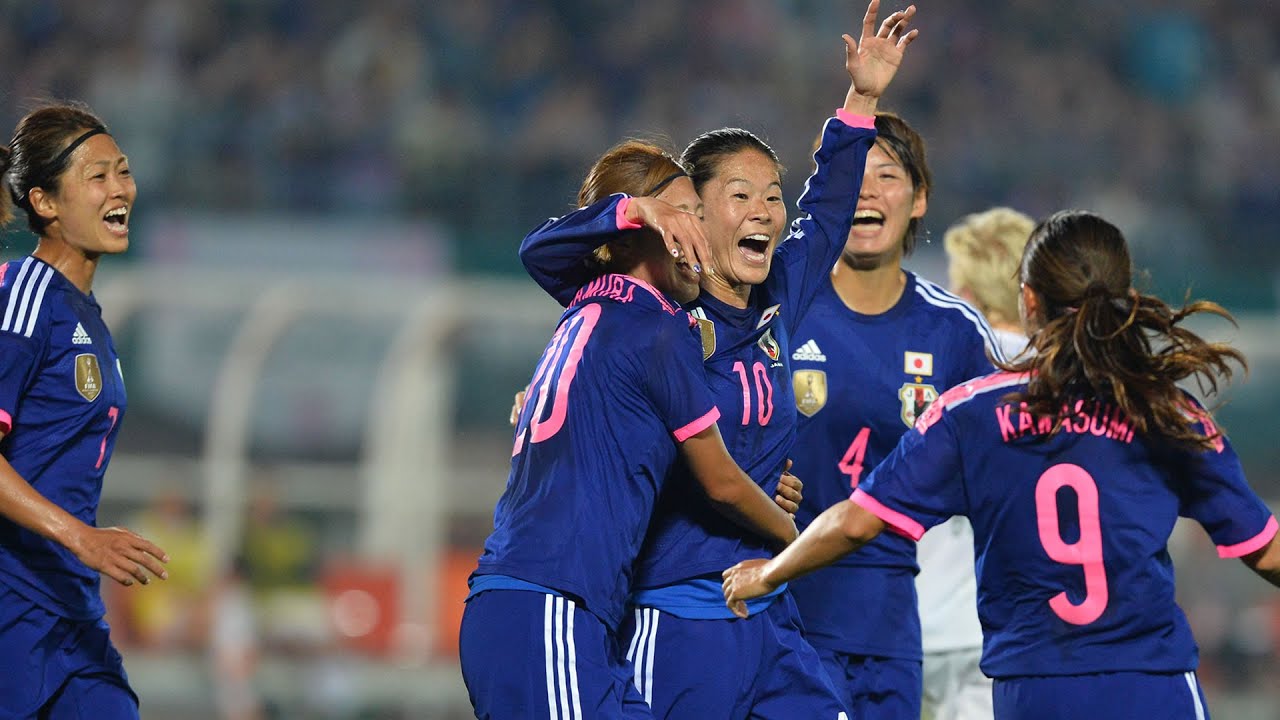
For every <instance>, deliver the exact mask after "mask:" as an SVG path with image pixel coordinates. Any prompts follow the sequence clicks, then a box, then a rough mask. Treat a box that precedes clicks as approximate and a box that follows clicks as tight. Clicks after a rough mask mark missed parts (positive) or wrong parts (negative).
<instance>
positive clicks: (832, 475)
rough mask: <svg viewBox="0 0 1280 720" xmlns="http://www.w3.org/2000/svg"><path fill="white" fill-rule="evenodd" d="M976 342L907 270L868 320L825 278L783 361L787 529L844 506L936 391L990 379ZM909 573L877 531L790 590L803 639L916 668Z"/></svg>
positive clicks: (974, 325) (892, 537)
mask: <svg viewBox="0 0 1280 720" xmlns="http://www.w3.org/2000/svg"><path fill="white" fill-rule="evenodd" d="M988 334H990V329H989V328H988V327H987V326H986V323H985V322H983V321H982V320H981V317H980V316H978V314H977V313H976V312H975V311H974V310H973V309H972V308H971V307H969V306H968V305H965V304H964V303H963V302H962V301H960V300H959V299H958V298H956V297H955V296H953V295H949V294H947V293H945V292H942V291H941V290H939V289H938V288H937V287H936V286H934V285H933V284H932V283H929V282H928V281H925V280H921V279H920V278H918V277H916V275H915V274H914V273H910V272H908V273H906V287H905V288H904V289H903V293H902V296H901V297H900V298H899V299H898V302H897V303H895V304H894V306H893V307H891V308H890V309H888V310H887V311H885V312H883V313H881V314H878V315H864V314H861V313H858V312H855V311H853V310H851V309H850V308H849V306H848V305H846V304H845V303H844V301H843V300H841V299H840V297H839V295H837V294H836V291H835V288H834V287H833V286H832V285H831V282H830V281H829V280H828V281H827V285H826V287H825V288H824V289H823V291H822V292H820V293H819V294H818V296H817V298H816V299H815V300H814V301H813V305H812V306H811V307H810V309H809V312H808V314H807V315H806V316H805V319H804V320H803V321H802V322H801V323H800V326H799V328H798V329H797V331H796V334H795V336H794V337H795V339H796V343H795V345H794V347H793V350H794V352H792V353H791V354H790V356H789V357H788V359H789V360H790V361H791V370H792V382H793V385H792V387H793V388H794V390H795V396H796V407H797V410H798V413H797V434H796V444H795V446H794V447H793V448H792V453H791V455H790V457H791V458H792V459H793V460H794V464H793V465H792V468H791V471H792V472H793V473H795V474H796V475H797V476H798V477H801V478H803V479H804V500H803V501H802V502H801V504H800V511H799V512H797V513H796V523H797V525H802V526H803V525H808V524H809V523H811V522H813V519H814V518H815V517H817V516H818V515H819V514H820V513H821V512H822V511H823V510H826V509H827V508H829V507H831V506H832V505H834V504H836V503H839V502H843V501H844V500H846V499H848V497H849V489H850V487H858V485H859V483H860V482H861V481H863V480H865V478H866V475H867V473H868V472H870V471H871V469H872V468H874V467H875V466H876V465H878V464H879V463H880V462H881V460H883V459H884V458H885V456H887V455H888V454H889V453H890V452H891V451H892V450H893V448H894V447H895V446H896V445H897V444H898V440H899V439H900V438H901V437H902V435H903V433H906V432H908V430H909V429H910V427H911V425H912V423H913V422H915V420H916V418H918V417H920V416H921V415H924V414H925V409H926V408H928V407H929V406H930V405H931V404H933V403H934V401H935V400H937V399H938V396H939V395H940V393H941V391H943V390H946V389H947V388H949V387H951V386H952V385H957V384H959V383H961V382H963V381H965V380H968V379H970V378H972V377H974V376H976V375H984V374H986V373H989V372H991V365H990V363H989V362H988V361H987V357H986V347H985V345H986V343H985V342H984V340H985V338H986V336H987V335H988ZM915 570H916V562H915V546H914V544H913V543H912V542H911V541H909V540H907V539H906V538H904V537H902V536H900V535H897V534H894V533H883V534H881V535H880V537H878V538H876V539H875V540H873V541H872V542H870V543H868V544H867V545H866V546H865V547H863V548H862V549H861V550H859V551H858V552H856V553H853V554H851V555H848V556H846V557H844V558H842V559H841V560H840V561H838V562H837V563H836V564H834V565H833V566H831V567H828V568H823V569H822V570H818V571H817V572H814V573H812V574H811V575H808V576H806V577H804V578H800V579H799V580H796V581H795V582H793V583H791V584H790V587H791V592H792V596H793V597H794V598H795V600H796V605H797V606H798V607H799V609H800V616H801V618H802V619H803V620H804V625H805V631H806V633H807V635H808V637H809V638H810V642H811V643H812V644H813V645H814V646H815V647H820V648H825V649H832V650H839V651H840V652H846V653H851V654H865V655H876V656H888V657H895V658H900V659H913V660H918V659H919V658H920V656H921V641H920V625H919V620H918V617H917V615H916V613H915V606H916V594H915V593H916V591H915V579H914V574H915ZM871 598H874V601H870V600H869V599H871ZM851 605H853V606H856V607H858V608H859V611H858V621H857V622H850V621H849V607H850V606H851ZM903 607H907V608H910V609H911V612H909V613H905V614H904V612H903V611H902V608H903ZM908 616H909V617H908Z"/></svg>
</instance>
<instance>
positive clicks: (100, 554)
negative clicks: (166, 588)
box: [70, 525, 169, 585]
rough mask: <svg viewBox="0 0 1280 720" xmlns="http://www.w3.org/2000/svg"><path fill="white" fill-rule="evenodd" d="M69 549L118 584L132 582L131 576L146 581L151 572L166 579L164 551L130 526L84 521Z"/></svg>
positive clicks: (167, 574) (165, 554)
mask: <svg viewBox="0 0 1280 720" xmlns="http://www.w3.org/2000/svg"><path fill="white" fill-rule="evenodd" d="M70 549H71V551H72V552H74V553H75V555H76V557H77V558H79V559H80V562H82V563H84V564H85V565H87V566H89V567H90V568H92V569H94V570H97V571H98V572H100V573H102V574H103V575H106V576H108V577H110V578H111V579H112V580H115V581H116V582H118V583H120V584H121V585H132V584H133V583H134V581H135V580H136V581H138V582H140V583H142V584H143V585H147V584H149V583H150V582H151V578H152V576H154V577H158V578H160V579H161V580H168V579H169V573H168V571H166V570H165V569H164V563H167V562H169V555H168V553H166V552H165V551H164V550H161V549H160V547H159V546H158V545H156V544H154V543H152V542H151V541H150V540H147V539H146V538H144V537H142V536H141V535H139V534H137V533H135V532H133V531H132V530H126V529H125V528H119V527H109V528H96V527H92V526H88V525H86V526H84V528H83V529H82V530H81V532H80V534H79V537H77V538H76V541H75V542H74V543H73V545H72V546H71V548H70Z"/></svg>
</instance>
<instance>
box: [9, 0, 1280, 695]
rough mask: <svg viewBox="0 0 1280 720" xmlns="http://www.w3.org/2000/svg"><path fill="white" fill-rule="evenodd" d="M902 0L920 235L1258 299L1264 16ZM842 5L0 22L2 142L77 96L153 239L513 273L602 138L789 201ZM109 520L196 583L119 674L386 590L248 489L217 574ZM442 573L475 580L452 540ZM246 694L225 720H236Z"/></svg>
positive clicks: (905, 99)
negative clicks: (406, 230)
mask: <svg viewBox="0 0 1280 720" xmlns="http://www.w3.org/2000/svg"><path fill="white" fill-rule="evenodd" d="M917 1H918V4H920V5H921V6H922V7H921V12H920V14H919V23H918V27H919V28H920V30H921V37H920V41H919V42H917V43H915V44H914V45H913V46H912V49H911V53H910V56H909V58H908V60H907V63H906V65H905V67H904V68H903V70H902V72H900V73H899V75H898V77H897V79H896V80H895V81H894V85H893V87H892V89H891V90H890V92H889V95H888V96H887V97H886V99H885V101H884V103H883V107H884V108H886V109H892V110H895V111H897V112H899V113H901V114H903V115H904V116H906V117H907V118H908V119H909V120H910V121H911V123H912V125H913V126H915V127H916V128H918V129H920V130H921V132H922V134H923V135H924V137H925V138H926V140H927V141H928V143H929V150H928V152H929V162H930V165H931V166H932V169H933V174H934V179H935V187H934V189H933V193H932V197H931V199H930V208H929V215H928V217H927V218H926V220H925V224H924V226H925V228H926V230H928V231H929V232H930V233H931V234H932V235H933V236H934V237H935V238H937V239H938V240H940V236H941V233H942V230H943V229H944V228H946V227H947V226H948V225H949V224H950V223H951V222H952V221H953V220H955V219H956V218H958V217H960V216H961V215H964V214H967V213H970V212H974V211H977V210H981V209H984V208H987V207H990V206H993V205H1009V206H1012V207H1016V208H1019V209H1021V210H1024V211H1025V212H1027V213H1029V214H1032V215H1041V214H1044V213H1047V212H1049V211H1051V210H1054V209H1057V208H1061V207H1066V206H1076V207H1086V208H1090V209H1094V210H1097V211H1099V212H1101V213H1102V214H1104V215H1106V216H1108V217H1109V218H1111V219H1113V220H1114V221H1116V222H1117V224H1119V225H1120V226H1121V227H1122V228H1123V229H1124V230H1125V231H1126V233H1128V235H1129V237H1130V240H1131V242H1132V244H1133V246H1134V248H1135V252H1136V254H1137V256H1138V260H1139V263H1140V264H1141V265H1143V266H1145V267H1149V268H1151V269H1152V270H1153V275H1155V276H1156V277H1157V278H1160V279H1162V280H1164V281H1165V282H1167V283H1168V284H1169V286H1171V287H1177V288H1182V287H1185V286H1186V284H1187V283H1188V281H1190V280H1194V281H1195V286H1196V289H1197V292H1198V293H1203V294H1206V295H1209V296H1211V297H1215V298H1216V299H1220V300H1223V301H1224V303H1225V304H1227V306H1228V307H1229V308H1230V309H1232V310H1233V311H1239V310H1247V309H1250V308H1254V309H1262V310H1274V309H1275V308H1276V298H1275V294H1276V287H1277V285H1278V284H1280V274H1277V270H1280V243H1277V242H1275V240H1276V239H1277V238H1280V191H1278V190H1277V188H1280V31H1278V29H1280V3H1277V2H1275V0H1239V1H1238V2H1235V3H1231V5H1230V7H1229V8H1224V7H1221V6H1218V5H1215V4H1212V3H1205V2H1202V1H1200V0H1130V2H1125V3H1116V2H1111V1H1109V0H1076V1H1075V2H1065V3H1046V2H1041V1H1039V0H1001V1H999V2H991V1H989V0H986V1H984V0H952V1H950V2H946V3H936V6H933V5H935V4H926V3H923V2H919V0H917ZM906 4H907V2H906V1H905V0H886V1H885V8H887V9H888V10H893V9H898V8H900V7H902V6H904V5H906ZM862 7H863V6H862V5H861V4H860V3H859V2H847V1H842V2H837V1H836V0H699V1H697V2H694V1H691V0H648V1H647V2H644V3H633V4H626V3H608V2H603V1H602V0H540V1H537V2H528V1H527V0H466V1H463V2H421V0H368V1H366V2H349V1H348V0H184V1H183V2H172V1H171V0H114V1H113V2H111V3H103V2H99V1H98V0H49V1H47V2H23V1H22V0H0V12H2V13H3V17H4V18H5V21H4V22H3V23H0V67H3V68H5V69H6V72H4V73H0V120H3V122H4V123H5V124H6V126H7V127H13V124H14V123H15V122H16V120H17V118H18V117H20V116H21V115H22V114H23V113H24V112H25V111H26V110H27V109H28V108H29V107H30V106H31V105H32V104H34V103H35V102H38V101H39V99H41V98H48V97H56V98H79V99H83V100H85V101H87V102H88V103H89V104H90V105H91V106H93V108H94V109H95V110H96V111H97V112H98V113H99V114H100V115H101V116H102V117H103V118H104V119H105V120H106V121H107V122H108V124H109V125H110V126H111V128H112V131H113V133H114V134H115V135H116V136H117V137H118V138H119V139H120V144H121V146H122V147H123V148H124V149H125V151H126V152H127V153H128V154H129V155H130V157H131V161H132V165H133V169H134V172H135V174H136V176H137V178H138V182H139V186H140V200H139V202H140V212H139V217H140V220H141V221H142V223H143V227H144V228H145V223H146V215H147V213H148V212H149V211H151V210H152V209H165V210H176V211H182V210H195V211H200V212H205V213H213V214H215V215H216V214H217V213H219V212H227V213H250V214H254V213H268V212H269V213H280V212H285V213H304V214H309V215H316V214H333V215H335V216H337V215H341V216H343V217H346V218H352V217H354V218H357V219H358V218H362V217H383V216H388V215H391V216H398V217H406V218H425V219H430V220H431V221H433V222H435V223H438V224H440V225H441V226H442V227H444V228H445V229H446V230H447V233H448V235H449V237H451V238H452V241H453V244H454V252H453V256H454V257H456V258H457V260H458V262H459V264H460V269H461V270H462V271H464V272H472V271H488V272H511V273H516V272H519V269H518V262H517V261H516V254H515V247H516V245H517V243H518V241H519V239H520V237H522V236H523V234H524V232H525V231H526V230H527V229H529V228H530V227H532V226H533V225H535V224H536V223H538V222H539V221H540V220H542V219H543V218H545V217H546V216H548V215H552V214H558V213H559V212H560V211H562V210H565V209H567V208H569V207H570V205H571V203H572V200H573V198H574V196H575V191H576V187H577V184H578V181H579V179H580V177H581V175H582V174H583V173H584V172H585V170H586V168H587V166H588V165H589V163H590V161H591V160H592V159H594V158H595V157H596V156H597V155H599V153H600V152H601V151H602V150H603V149H604V148H606V147H607V146H609V145H610V144H612V143H614V142H615V141H617V140H619V139H621V138H623V137H627V136H639V137H646V138H655V137H657V138H665V139H666V141H667V144H669V145H670V146H672V147H673V148H674V149H676V150H678V149H680V148H681V147H683V145H684V144H685V143H686V142H687V141H688V140H689V139H691V138H692V137H693V136H694V135H696V134H697V133H699V132H701V131H703V130H707V129H711V128H715V127H720V126H723V125H738V126H742V127H746V128H748V129H751V130H753V131H756V132H758V133H760V134H761V135H763V136H764V137H765V138H767V139H768V140H769V142H770V143H772V144H773V145H774V147H775V148H776V149H777V150H778V152H779V155H780V156H781V158H782V160H783V162H784V164H785V165H787V166H788V167H789V173H788V175H787V177H786V184H787V187H786V192H785V194H786V196H787V200H788V203H789V204H791V203H793V202H794V199H795V198H796V197H797V196H798V194H799V192H800V191H801V187H802V184H803V181H804V178H805V177H806V176H807V175H808V172H809V162H810V161H809V158H808V155H809V152H810V147H811V143H812V141H813V139H814V136H815V135H816V133H817V130H818V128H819V126H820V123H821V120H822V119H823V118H825V117H827V116H828V115H830V114H831V113H832V111H833V109H834V108H835V107H837V106H838V105H839V104H840V103H841V101H842V99H843V95H844V91H845V88H846V87H847V78H846V76H845V74H844V70H843V66H842V57H843V55H842V52H843V51H842V45H841V42H840V38H839V35H840V33H841V32H851V33H854V34H856V33H857V28H858V24H859V22H860V19H861V11H862ZM7 239H8V238H2V239H0V240H7ZM357 240H361V239H360V238H356V237H353V238H352V241H353V242H355V241H357ZM136 241H137V242H138V244H139V245H142V246H144V247H145V246H146V244H147V243H159V242H163V241H164V238H163V237H159V236H152V235H148V234H146V233H139V234H138V237H137V238H136ZM935 244H940V242H938V243H935ZM1161 276H1163V277H1161ZM937 279H941V278H937ZM512 384H514V383H512ZM498 385H502V384H501V383H499V384H498ZM498 390H499V391H498V394H499V395H501V396H502V398H501V399H502V400H503V401H504V402H505V400H506V398H507V397H509V393H508V390H507V389H506V388H505V386H504V387H499V389H498ZM504 407H505V406H504ZM1273 407H1274V406H1272V405H1268V406H1267V407H1266V413H1267V415H1266V418H1267V420H1270V414H1271V413H1272V411H1273ZM501 417H503V418H505V414H504V415H502V416H501ZM1266 427H1269V425H1267V426H1266ZM500 429H501V430H504V431H505V427H503V428H500ZM1233 429H1234V428H1233ZM508 442H509V439H508ZM1257 480H1258V481H1261V480H1263V478H1257ZM119 519H120V520H121V521H128V522H129V523H130V524H132V525H134V526H136V527H135V529H137V530H139V531H142V532H144V534H148V535H149V536H152V537H154V538H155V539H157V541H158V542H159V543H160V544H161V545H162V546H164V547H166V548H168V549H169V550H170V552H171V553H172V554H173V556H174V557H175V558H177V557H183V558H187V559H189V560H190V561H191V562H193V563H195V564H193V565H192V566H190V567H186V568H183V569H181V572H179V571H178V569H176V568H174V569H172V570H173V571H174V576H175V578H176V577H182V578H183V581H182V582H172V581H171V582H170V583H168V584H166V585H164V586H163V591H161V590H156V589H155V588H152V589H149V591H148V593H147V594H141V593H133V594H131V595H128V596H125V595H119V596H116V597H115V598H114V599H113V601H112V602H113V604H112V608H113V614H114V618H113V627H114V628H115V629H116V632H117V638H118V641H119V642H120V644H121V645H122V646H124V647H125V648H126V650H125V653H126V657H128V656H129V650H128V649H127V648H130V647H134V648H136V647H146V648H154V649H162V650H163V649H169V650H176V649H187V650H193V649H209V650H211V652H212V653H213V655H214V656H215V657H214V660H213V662H215V663H227V666H226V668H225V669H223V670H221V671H220V673H219V674H218V677H219V678H221V679H220V680H219V682H220V683H229V684H230V685H229V686H228V689H227V690H226V692H220V694H219V696H220V697H228V698H232V699H234V698H237V697H239V696H238V695H237V692H244V693H250V689H247V688H245V687H241V688H240V690H236V687H235V683H236V682H237V681H243V680H244V678H245V677H247V676H250V675H252V672H253V670H252V668H253V666H254V663H255V662H256V655H257V653H259V652H262V653H266V654H271V653H282V654H289V653H309V652H314V651H315V649H316V648H317V647H321V646H326V645H328V644H330V643H332V642H335V641H334V640H333V639H332V638H331V637H330V634H332V633H339V631H338V630H335V629H334V627H330V626H333V625H334V623H333V622H330V619H331V616H333V613H332V611H331V609H330V608H329V604H326V603H329V601H331V600H335V599H336V598H339V597H360V596H357V595H351V596H349V595H346V594H345V592H346V591H345V590H344V588H347V587H348V586H353V587H360V588H370V589H369V590H368V592H370V593H372V594H374V595H376V594H377V592H378V590H377V588H379V587H381V585H380V584H379V583H380V582H381V580H380V579H379V578H377V577H373V578H371V577H368V576H367V575H362V574H359V573H356V574H348V575H347V576H346V577H343V576H342V573H343V568H342V567H340V563H335V561H334V559H333V558H332V557H318V556H317V555H318V553H319V551H318V550H317V542H316V532H315V523H311V524H308V523H307V522H306V521H305V518H300V517H299V516H298V515H297V513H291V511H290V510H289V509H288V508H285V509H281V508H279V507H276V506H275V505H274V504H273V503H272V502H271V498H270V496H269V495H263V496H262V497H257V498H255V500H254V503H253V506H252V508H251V509H250V511H249V514H248V515H247V519H246V531H245V536H244V538H243V539H242V543H241V546H240V555H239V558H240V560H239V561H238V562H237V563H235V565H234V566H233V567H232V568H230V569H229V570H228V571H227V572H226V573H225V574H219V573H216V572H215V571H214V569H213V568H212V567H206V566H204V565H201V564H200V558H202V557H204V555H205V553H204V552H203V551H202V550H201V548H202V543H203V542H204V541H203V539H202V537H203V530H202V529H201V527H200V518H199V516H198V513H194V512H193V510H192V508H191V507H189V506H187V505H185V504H184V501H183V500H182V499H181V498H179V497H171V496H167V495H161V496H158V497H156V498H155V502H154V505H153V506H152V507H149V508H146V509H145V511H144V512H143V514H141V515H139V516H138V517H136V518H119ZM1194 534H1195V536H1196V540H1195V542H1197V543H1201V544H1203V542H1202V541H1203V540H1204V538H1203V533H1200V531H1199V530H1198V529H1196V530H1195V531H1194ZM1189 542H1190V541H1189ZM1191 547H1193V548H1194V549H1195V550H1196V551H1195V552H1189V553H1188V554H1187V558H1188V559H1187V560H1186V561H1185V563H1184V562H1182V561H1180V563H1179V572H1180V573H1191V574H1193V575H1194V576H1195V577H1197V578H1199V577H1204V578H1213V581H1209V580H1206V581H1204V582H1200V581H1197V582H1195V583H1192V584H1184V587H1187V588H1190V589H1189V591H1188V592H1190V593H1191V594H1190V595H1188V596H1187V597H1185V598H1182V600H1183V602H1184V605H1185V606H1186V607H1187V609H1188V614H1189V615H1190V616H1191V618H1192V621H1193V624H1195V626H1196V632H1197V635H1198V637H1199V639H1200V641H1201V643H1202V645H1203V646H1204V648H1205V655H1206V658H1205V659H1206V665H1205V671H1204V674H1205V675H1206V676H1207V684H1210V685H1215V686H1216V687H1219V688H1236V687H1248V686H1250V685H1254V684H1259V685H1260V684H1261V683H1262V682H1263V679H1264V678H1265V677H1266V676H1267V675H1274V668H1275V663H1276V662H1277V658H1276V651H1275V648H1276V647H1277V645H1280V605H1277V604H1276V602H1275V601H1274V599H1273V598H1272V596H1270V595H1268V596H1265V597H1263V596H1261V595H1259V596H1258V597H1256V598H1252V597H1250V598H1244V597H1243V596H1242V595H1241V593H1244V592H1246V590H1245V588H1251V587H1254V586H1256V585H1258V583H1256V579H1254V578H1251V577H1249V578H1245V576H1244V574H1243V573H1237V572H1235V571H1238V570H1240V568H1239V567H1238V566H1236V565H1235V564H1230V565H1231V567H1230V568H1226V565H1228V564H1227V563H1221V561H1217V560H1215V559H1213V558H1212V551H1211V550H1208V549H1207V548H1205V547H1201V546H1200V545H1193V546H1191ZM1184 550H1185V548H1184ZM459 557H463V558H464V561H463V562H462V565H467V563H470V562H473V560H474V549H473V548H470V547H467V548H461V551H460V554H459ZM335 568H336V569H335ZM467 569H468V568H467V567H461V568H460V569H458V571H457V572H455V573H454V575H455V576H457V577H465V572H466V570H467ZM335 573H336V575H335ZM1222 573H1234V574H1228V575H1223V574H1222ZM1240 578H1245V579H1243V580H1241V579H1240ZM1255 589H1256V588H1255ZM151 590H156V591H155V592H151ZM361 592H364V591H363V590H361ZM454 604H455V605H456V604H457V603H454ZM451 607H452V606H451ZM299 617H308V618H312V619H315V622H310V621H308V622H302V623H296V622H292V621H291V619H292V618H299ZM450 622H452V620H450ZM316 626H323V627H325V628H327V629H326V630H325V632H326V633H329V634H321V635H319V636H317V635H316V634H315V633H314V632H313V630H314V628H315V627H316ZM335 627H336V626H335ZM339 634H341V633H339ZM345 637H346V640H347V641H349V640H350V639H351V638H352V637H374V635H372V634H371V633H370V632H365V633H363V634H355V635H353V634H351V633H347V634H346V636H345ZM371 642H374V644H373V645H371V646H369V647H355V646H352V647H354V650H355V651H358V652H368V653H371V654H374V655H390V654H393V652H392V651H391V650H389V649H388V648H391V647H392V646H393V642H392V641H391V640H388V639H386V638H385V637H384V638H381V639H377V640H376V641H371ZM349 649H350V648H349ZM437 650H438V651H439V652H441V653H443V654H446V655H447V654H448V652H450V651H451V649H450V648H442V649H441V648H437ZM242 684H243V682H242ZM220 687H221V686H220ZM269 700H270V698H267V699H266V700H265V701H263V700H259V701H258V702H259V703H260V704H261V703H263V702H266V701H269ZM254 702H255V701H254V700H253V699H252V698H249V699H247V700H244V703H245V707H247V708H249V709H248V710H245V709H244V708H241V710H242V712H239V713H237V712H235V711H234V709H232V710H231V711H227V712H224V713H223V716H224V717H246V718H247V717H258V716H260V715H261V714H262V709H261V708H257V709H255V706H254V704H253V703H254ZM268 704H269V703H268Z"/></svg>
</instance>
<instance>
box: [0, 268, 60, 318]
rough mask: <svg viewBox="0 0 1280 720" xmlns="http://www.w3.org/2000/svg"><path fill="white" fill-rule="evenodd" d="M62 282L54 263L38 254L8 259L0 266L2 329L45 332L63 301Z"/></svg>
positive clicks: (0, 316)
mask: <svg viewBox="0 0 1280 720" xmlns="http://www.w3.org/2000/svg"><path fill="white" fill-rule="evenodd" d="M62 284H63V280H62V277H61V276H60V275H59V274H58V273H57V272H56V271H55V270H54V269H53V268H52V267H50V266H49V265H47V264H46V263H44V262H42V261H40V260H37V259H36V258H34V257H26V258H22V259H19V260H11V261H9V262H7V263H5V264H4V266H3V270H0V333H10V334H13V335H20V336H23V337H27V338H36V337H40V336H42V335H44V334H45V332H46V329H47V328H48V326H49V323H50V322H51V318H52V317H53V315H54V313H55V311H56V306H57V305H58V304H59V303H61V302H62V301H63V297H62V292H61V289H62Z"/></svg>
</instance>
